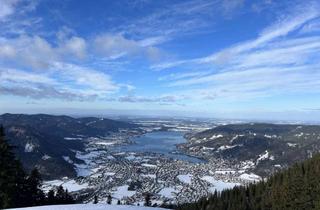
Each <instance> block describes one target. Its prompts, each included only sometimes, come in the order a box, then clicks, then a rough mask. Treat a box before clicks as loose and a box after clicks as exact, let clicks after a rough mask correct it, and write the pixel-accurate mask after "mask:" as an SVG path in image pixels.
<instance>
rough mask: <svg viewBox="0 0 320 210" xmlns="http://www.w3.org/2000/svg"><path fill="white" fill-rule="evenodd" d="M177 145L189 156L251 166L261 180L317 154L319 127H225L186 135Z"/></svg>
mask: <svg viewBox="0 0 320 210" xmlns="http://www.w3.org/2000/svg"><path fill="white" fill-rule="evenodd" d="M186 138H187V139H188V143H186V144H182V145H179V147H180V149H182V150H183V151H185V152H187V153H188V154H190V155H195V156H201V157H203V158H204V159H208V160H209V159H212V158H213V159H215V158H223V159H226V160H230V161H233V162H234V163H237V164H242V163H245V162H246V163H249V162H250V163H252V165H254V167H252V172H254V173H255V174H258V175H259V176H262V177H268V176H270V174H272V173H274V172H276V171H278V170H280V169H285V168H287V167H288V166H291V165H293V164H294V163H296V162H299V161H302V160H305V159H307V158H310V157H311V156H312V154H316V153H318V152H320V141H319V140H320V126H319V125H294V124H266V123H247V124H228V125H221V126H217V127H215V128H212V129H209V130H206V131H203V132H199V133H191V134H187V135H186Z"/></svg>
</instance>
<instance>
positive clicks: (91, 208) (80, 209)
mask: <svg viewBox="0 0 320 210" xmlns="http://www.w3.org/2000/svg"><path fill="white" fill-rule="evenodd" d="M106 209H108V210H163V209H162V208H154V207H140V206H128V205H107V204H74V205H53V206H37V207H28V208H19V209H12V210H106Z"/></svg>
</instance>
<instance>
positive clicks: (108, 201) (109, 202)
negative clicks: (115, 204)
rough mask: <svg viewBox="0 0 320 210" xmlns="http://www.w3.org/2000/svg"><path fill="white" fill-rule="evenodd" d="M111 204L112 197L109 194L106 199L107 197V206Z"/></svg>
mask: <svg viewBox="0 0 320 210" xmlns="http://www.w3.org/2000/svg"><path fill="white" fill-rule="evenodd" d="M111 203H112V197H111V195H110V194H109V195H108V197H107V204H111Z"/></svg>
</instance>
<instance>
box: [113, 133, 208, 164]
mask: <svg viewBox="0 0 320 210" xmlns="http://www.w3.org/2000/svg"><path fill="white" fill-rule="evenodd" d="M183 135H184V133H183V132H177V131H157V132H151V133H146V134H144V135H141V136H138V137H134V138H132V139H131V140H132V141H134V142H135V144H130V145H123V146H118V147H116V148H115V150H117V151H122V152H152V153H160V154H164V155H165V156H167V157H170V158H173V159H178V160H184V161H188V162H191V163H203V162H205V161H204V160H202V159H199V158H196V157H192V156H188V155H184V154H181V153H178V154H173V153H174V152H177V148H176V144H181V143H185V142H186V139H185V138H184V137H183Z"/></svg>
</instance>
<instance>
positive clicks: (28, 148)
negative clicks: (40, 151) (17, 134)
mask: <svg viewBox="0 0 320 210" xmlns="http://www.w3.org/2000/svg"><path fill="white" fill-rule="evenodd" d="M35 147H36V146H35V145H34V144H32V143H30V142H28V143H26V145H25V147H24V152H33V151H34V149H35Z"/></svg>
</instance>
